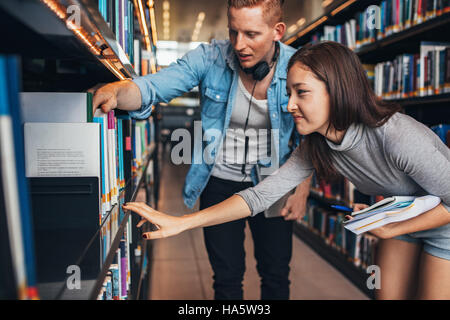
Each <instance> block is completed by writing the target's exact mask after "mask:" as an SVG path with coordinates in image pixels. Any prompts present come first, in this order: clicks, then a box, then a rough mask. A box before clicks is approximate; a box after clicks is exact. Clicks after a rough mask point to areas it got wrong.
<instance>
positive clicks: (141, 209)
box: [123, 202, 186, 240]
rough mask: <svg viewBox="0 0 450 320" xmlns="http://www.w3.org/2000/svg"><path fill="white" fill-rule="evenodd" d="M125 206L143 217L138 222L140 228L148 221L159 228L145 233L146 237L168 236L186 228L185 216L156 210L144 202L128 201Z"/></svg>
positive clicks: (149, 238) (148, 238)
mask: <svg viewBox="0 0 450 320" xmlns="http://www.w3.org/2000/svg"><path fill="white" fill-rule="evenodd" d="M123 208H124V209H125V210H131V211H133V212H136V213H137V214H139V215H140V216H141V217H142V220H141V221H140V222H139V223H138V224H137V227H138V228H139V227H141V226H142V225H144V223H146V222H150V223H152V224H154V225H155V226H156V227H157V228H158V230H156V231H151V232H146V233H144V234H143V235H142V236H143V237H144V239H147V240H151V239H159V238H167V237H170V236H174V235H177V234H179V233H181V232H183V231H185V230H186V228H185V227H184V218H183V217H174V216H170V215H167V214H165V213H162V212H159V211H156V210H154V209H152V208H151V207H149V206H148V205H146V204H145V203H143V202H128V203H126V204H124V205H123Z"/></svg>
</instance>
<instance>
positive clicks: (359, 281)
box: [294, 223, 375, 299]
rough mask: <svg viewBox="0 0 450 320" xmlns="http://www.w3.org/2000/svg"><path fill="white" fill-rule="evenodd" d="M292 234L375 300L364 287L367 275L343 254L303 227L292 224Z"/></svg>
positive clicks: (371, 293) (372, 294) (370, 292)
mask: <svg viewBox="0 0 450 320" xmlns="http://www.w3.org/2000/svg"><path fill="white" fill-rule="evenodd" d="M294 234H295V235H296V236H297V237H298V238H299V239H300V240H302V241H303V242H305V243H306V244H307V245H308V246H309V247H310V248H311V249H313V250H314V251H315V252H316V253H317V254H319V255H320V256H321V257H322V258H323V259H325V260H326V261H327V262H329V263H330V264H331V266H332V267H334V268H335V269H336V270H338V271H339V272H340V273H342V274H343V275H344V276H345V277H346V278H347V279H349V280H350V281H351V282H352V283H353V284H354V285H355V286H356V287H357V288H358V289H359V290H361V292H363V293H364V294H365V295H366V296H367V297H368V298H370V299H374V298H375V293H374V291H373V290H369V289H368V288H367V286H366V281H367V279H368V278H369V274H366V273H365V272H364V270H363V269H362V268H358V267H357V266H355V265H354V264H353V263H352V262H351V261H348V260H347V259H346V257H345V256H344V255H343V253H341V252H339V251H338V250H337V249H335V248H333V247H331V246H330V245H328V244H326V243H325V240H324V239H323V238H322V237H321V236H319V235H317V234H315V233H314V232H312V231H310V230H308V228H307V227H305V226H304V225H302V224H300V223H294Z"/></svg>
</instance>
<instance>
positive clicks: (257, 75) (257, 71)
mask: <svg viewBox="0 0 450 320" xmlns="http://www.w3.org/2000/svg"><path fill="white" fill-rule="evenodd" d="M279 55H280V44H279V42H278V41H275V54H274V55H273V58H272V61H271V64H273V63H275V61H277V59H278V56H279ZM271 67H272V66H269V64H268V63H267V62H266V61H260V62H258V63H257V64H256V65H254V66H253V67H251V68H242V70H243V71H244V72H245V73H246V74H251V75H252V76H253V79H254V80H256V81H261V80H262V79H264V78H265V77H266V76H267V75H268V74H269V72H270V69H271Z"/></svg>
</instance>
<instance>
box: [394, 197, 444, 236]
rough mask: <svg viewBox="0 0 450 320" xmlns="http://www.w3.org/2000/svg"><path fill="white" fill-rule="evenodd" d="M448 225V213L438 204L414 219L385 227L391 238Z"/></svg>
mask: <svg viewBox="0 0 450 320" xmlns="http://www.w3.org/2000/svg"><path fill="white" fill-rule="evenodd" d="M448 223H450V212H448V211H447V209H446V208H445V207H444V206H443V205H442V204H439V205H438V206H437V207H435V208H433V209H431V210H429V211H427V212H425V213H422V214H421V215H419V216H417V217H415V218H412V219H409V220H405V221H401V222H394V223H390V224H387V225H386V226H385V227H386V231H387V233H388V234H389V238H393V237H397V236H399V235H402V234H407V233H412V232H417V231H423V230H428V229H434V228H438V227H440V226H443V225H446V224H448Z"/></svg>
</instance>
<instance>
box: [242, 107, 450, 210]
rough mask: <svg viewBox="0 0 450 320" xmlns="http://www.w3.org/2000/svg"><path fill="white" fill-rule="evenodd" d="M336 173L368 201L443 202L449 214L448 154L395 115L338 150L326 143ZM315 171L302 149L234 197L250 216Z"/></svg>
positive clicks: (362, 129)
mask: <svg viewBox="0 0 450 320" xmlns="http://www.w3.org/2000/svg"><path fill="white" fill-rule="evenodd" d="M327 143H328V145H329V146H330V148H331V150H332V151H331V155H332V159H333V164H334V166H335V168H336V170H337V171H338V172H339V173H341V174H342V175H343V176H344V177H346V178H347V179H349V180H350V181H351V182H352V183H353V184H354V185H355V187H356V188H357V189H358V190H359V191H361V192H363V193H365V194H367V195H383V196H385V197H388V196H402V195H404V196H407V195H408V196H409V195H414V196H422V195H425V194H432V195H435V196H438V197H440V198H441V199H442V204H443V205H444V206H445V208H446V209H447V210H448V211H450V149H449V148H448V147H447V146H446V145H445V144H444V143H443V142H442V141H441V140H440V139H439V137H438V136H437V135H436V134H435V133H434V132H433V131H431V130H430V129H429V128H428V127H426V126H425V125H423V124H422V123H420V122H418V121H416V120H414V119H413V118H411V117H409V116H407V115H404V114H401V113H396V114H394V115H393V116H392V117H391V118H390V119H389V120H388V121H387V122H386V123H385V124H384V125H382V126H381V127H378V128H368V127H366V126H364V125H361V124H359V125H351V126H350V128H349V129H348V130H347V132H346V134H345V136H344V139H343V140H342V142H341V144H340V145H336V144H334V143H332V142H330V141H329V140H327ZM313 171H314V168H313V166H312V164H311V162H310V161H309V160H308V159H307V157H304V156H301V150H300V148H297V149H296V150H294V152H293V153H292V155H291V157H290V158H289V160H288V161H287V162H286V163H285V164H284V165H283V166H282V167H281V168H280V169H278V170H277V171H275V172H274V173H273V174H272V175H271V176H269V177H267V178H266V179H264V180H263V181H262V182H261V183H259V184H258V185H257V186H255V187H252V188H249V189H246V190H244V191H241V192H239V193H237V194H238V195H240V196H241V197H242V198H243V199H244V200H245V201H246V202H247V204H248V206H249V207H250V209H251V212H252V216H254V215H256V214H257V213H259V212H262V211H264V210H266V209H267V208H268V207H270V205H271V204H273V203H274V202H275V201H277V200H278V199H279V198H281V197H282V196H283V195H284V194H286V193H287V192H288V191H290V190H292V189H293V188H295V187H296V186H297V185H298V184H299V183H301V182H302V181H303V180H305V179H306V178H307V177H309V176H310V175H311V173H312V172H313Z"/></svg>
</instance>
